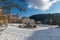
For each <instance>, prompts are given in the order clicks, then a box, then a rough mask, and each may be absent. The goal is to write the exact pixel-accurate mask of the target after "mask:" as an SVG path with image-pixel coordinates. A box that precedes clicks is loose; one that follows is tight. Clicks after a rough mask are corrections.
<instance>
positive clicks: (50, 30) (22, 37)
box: [0, 24, 60, 40]
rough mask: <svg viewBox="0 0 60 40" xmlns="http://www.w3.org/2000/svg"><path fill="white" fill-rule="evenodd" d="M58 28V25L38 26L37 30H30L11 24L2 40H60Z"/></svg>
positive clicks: (4, 32) (0, 38)
mask: <svg viewBox="0 0 60 40" xmlns="http://www.w3.org/2000/svg"><path fill="white" fill-rule="evenodd" d="M44 26H45V27H44ZM56 27H57V26H56V25H38V26H37V28H35V29H28V28H18V27H16V26H15V27H14V26H12V25H11V24H9V26H8V28H7V29H6V30H4V31H3V32H2V34H1V35H0V40H60V35H59V34H60V31H59V30H60V29H59V28H56Z"/></svg>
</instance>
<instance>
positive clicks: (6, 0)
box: [0, 0, 25, 13]
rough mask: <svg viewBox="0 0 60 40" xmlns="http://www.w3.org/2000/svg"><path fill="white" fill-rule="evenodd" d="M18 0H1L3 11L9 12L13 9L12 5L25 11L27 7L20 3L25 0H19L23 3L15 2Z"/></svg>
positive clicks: (0, 4)
mask: <svg viewBox="0 0 60 40" xmlns="http://www.w3.org/2000/svg"><path fill="white" fill-rule="evenodd" d="M14 1H16V0H0V6H2V9H3V12H4V13H5V12H6V13H8V12H10V11H11V9H12V7H15V8H18V10H19V11H20V12H22V11H25V8H24V7H22V6H21V5H20V4H21V3H24V2H25V0H18V1H19V2H21V3H19V4H18V3H14ZM23 6H24V5H23Z"/></svg>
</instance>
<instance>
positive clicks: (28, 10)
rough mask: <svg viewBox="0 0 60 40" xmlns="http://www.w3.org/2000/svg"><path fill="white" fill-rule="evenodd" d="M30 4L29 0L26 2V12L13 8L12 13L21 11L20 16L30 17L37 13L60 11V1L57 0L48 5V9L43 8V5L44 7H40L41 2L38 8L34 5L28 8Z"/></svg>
mask: <svg viewBox="0 0 60 40" xmlns="http://www.w3.org/2000/svg"><path fill="white" fill-rule="evenodd" d="M46 1H47V0H46ZM15 2H16V3H17V2H18V1H15ZM33 2H34V0H33ZM18 3H19V2H18ZM29 4H30V3H29V2H28V1H27V3H24V7H25V8H26V11H24V12H19V10H18V9H16V8H13V9H12V10H11V12H12V14H17V13H19V15H20V17H24V16H28V17H29V16H31V15H35V14H48V13H60V1H57V2H55V3H53V5H52V6H50V7H48V9H46V8H44V9H43V6H42V7H41V8H42V9H41V8H40V6H41V4H39V3H38V4H39V5H37V7H38V6H39V7H38V8H37V9H35V8H34V7H31V8H28V5H29ZM32 4H33V3H32ZM21 5H22V3H21ZM34 5H35V4H34ZM34 5H33V6H34Z"/></svg>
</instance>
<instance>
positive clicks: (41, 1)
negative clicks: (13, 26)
mask: <svg viewBox="0 0 60 40" xmlns="http://www.w3.org/2000/svg"><path fill="white" fill-rule="evenodd" d="M27 1H28V8H34V9H39V10H48V9H49V8H50V7H51V6H53V4H54V3H56V2H57V0H52V1H50V0H27ZM59 1H60V0H59Z"/></svg>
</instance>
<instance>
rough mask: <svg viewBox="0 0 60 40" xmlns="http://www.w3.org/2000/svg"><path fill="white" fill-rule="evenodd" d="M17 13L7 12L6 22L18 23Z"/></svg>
mask: <svg viewBox="0 0 60 40" xmlns="http://www.w3.org/2000/svg"><path fill="white" fill-rule="evenodd" d="M19 20H20V18H19V15H18V14H16V15H12V14H11V13H9V14H8V22H9V23H19Z"/></svg>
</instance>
